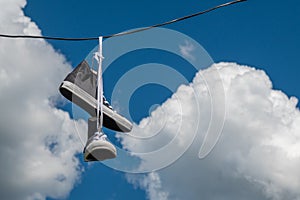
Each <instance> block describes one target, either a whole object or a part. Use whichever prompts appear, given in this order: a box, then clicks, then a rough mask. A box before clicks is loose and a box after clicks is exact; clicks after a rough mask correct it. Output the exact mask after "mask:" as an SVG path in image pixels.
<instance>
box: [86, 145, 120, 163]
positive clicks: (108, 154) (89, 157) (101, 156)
mask: <svg viewBox="0 0 300 200" xmlns="http://www.w3.org/2000/svg"><path fill="white" fill-rule="evenodd" d="M116 157H117V150H116V148H115V146H114V145H112V144H111V143H110V142H108V141H105V140H97V141H93V142H91V143H90V144H89V145H88V146H87V147H86V149H85V153H84V161H86V162H90V161H103V160H107V159H112V158H116Z"/></svg>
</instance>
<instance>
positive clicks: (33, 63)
mask: <svg viewBox="0 0 300 200" xmlns="http://www.w3.org/2000/svg"><path fill="white" fill-rule="evenodd" d="M25 4H26V1H25V0H9V1H7V0H0V32H1V33H8V34H34V35H40V30H39V29H38V27H37V26H36V24H35V23H33V22H32V21H31V20H30V18H28V17H26V16H24V13H23V11H22V8H23V7H24V6H25ZM0 46H1V47H0V83H1V84H0V94H1V98H0V103H1V116H0V127H1V128H0V158H1V162H0V169H1V170H0V177H1V179H0V196H1V199H12V200H23V199H45V197H46V196H49V197H53V198H63V197H66V196H67V195H68V194H69V192H70V191H71V189H72V188H73V186H74V184H75V183H76V181H78V180H79V178H80V174H81V172H82V169H81V167H80V163H79V160H78V159H77V158H76V157H75V155H76V154H77V153H79V152H81V151H82V144H81V143H80V141H79V140H78V139H79V137H78V136H77V134H76V130H75V122H74V121H73V120H71V119H70V117H69V114H68V113H66V112H64V111H62V110H59V109H57V108H55V107H53V106H52V105H53V102H51V101H53V99H55V97H56V96H57V95H58V87H59V84H60V82H61V81H62V80H63V78H64V76H65V75H66V74H67V73H68V72H69V71H70V70H71V67H70V66H69V65H68V64H67V63H66V60H65V58H64V57H63V56H62V55H61V54H59V53H57V52H55V50H54V49H53V48H52V47H51V46H50V45H49V44H48V43H47V42H45V41H44V40H29V39H28V40H25V39H5V38H0ZM76 124H77V128H78V129H79V132H83V133H84V132H85V131H86V124H85V122H84V121H77V122H76Z"/></svg>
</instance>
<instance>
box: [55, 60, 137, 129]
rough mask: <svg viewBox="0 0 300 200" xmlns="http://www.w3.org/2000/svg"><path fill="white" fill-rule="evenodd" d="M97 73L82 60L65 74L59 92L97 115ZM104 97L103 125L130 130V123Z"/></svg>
mask: <svg viewBox="0 0 300 200" xmlns="http://www.w3.org/2000/svg"><path fill="white" fill-rule="evenodd" d="M96 83H97V73H96V72H95V71H94V70H92V69H91V68H90V67H89V65H88V63H87V62H86V61H85V60H84V61H82V62H81V63H80V64H79V65H78V66H77V67H76V68H75V69H74V70H73V71H72V72H71V73H69V74H68V75H67V77H66V78H65V79H64V81H63V82H62V84H61V85H60V87H59V91H60V92H61V94H62V95H63V96H64V97H66V98H67V99H68V100H70V101H71V102H73V103H75V104H77V105H78V106H79V107H81V108H82V109H84V110H85V111H87V112H88V113H89V114H90V115H91V116H97V99H96V97H97V84H96ZM103 98H104V101H103V105H104V106H102V108H103V126H104V127H106V128H109V129H111V130H115V131H120V132H130V131H131V129H132V123H131V122H130V121H129V120H128V119H126V118H125V117H123V116H122V115H120V114H119V113H117V112H116V111H115V110H113V108H112V107H111V106H110V104H109V102H108V101H107V100H106V99H105V97H103Z"/></svg>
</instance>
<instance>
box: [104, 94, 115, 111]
mask: <svg viewBox="0 0 300 200" xmlns="http://www.w3.org/2000/svg"><path fill="white" fill-rule="evenodd" d="M103 104H104V105H105V106H107V107H108V108H109V109H111V110H113V107H112V106H111V105H110V104H109V102H108V101H107V100H106V98H105V97H104V96H103Z"/></svg>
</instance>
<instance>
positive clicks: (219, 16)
mask: <svg viewBox="0 0 300 200" xmlns="http://www.w3.org/2000/svg"><path fill="white" fill-rule="evenodd" d="M224 2H225V1H221V0H214V1H208V0H207V1H191V2H184V3H183V2H182V1H179V0H175V1H157V0H154V1H136V0H134V1H130V2H125V1H102V2H100V1H96V0H91V1H88V2H79V1H76V2H74V1H70V0H65V1H59V0H53V1H51V2H47V3H46V2H45V1H37V0H28V1H27V6H26V7H25V9H24V11H25V14H26V15H27V16H29V17H30V18H31V19H32V20H33V21H34V22H36V24H37V25H38V26H39V28H40V29H41V30H42V34H43V35H47V36H48V35H49V36H65V37H90V36H93V37H94V36H98V35H99V34H103V35H108V34H112V33H117V32H121V31H125V30H128V29H133V28H138V27H143V26H147V25H152V24H156V23H160V22H164V21H168V20H170V19H173V18H176V17H181V16H184V15H187V14H191V13H194V12H198V11H199V10H203V9H206V8H209V7H212V6H214V5H217V4H220V3H224ZM299 10H300V3H299V2H298V1H296V0H290V1H286V2H285V3H284V2H282V1H273V2H272V3H270V1H259V0H249V1H248V2H246V3H241V4H238V5H234V6H232V7H228V8H223V9H220V10H217V11H214V12H212V13H209V14H206V15H203V16H199V17H196V18H193V19H189V20H186V21H184V22H179V23H176V24H172V25H169V26H167V28H169V29H173V30H176V31H179V32H181V33H184V34H186V35H188V36H189V37H191V38H193V39H194V40H196V41H197V42H198V43H200V44H201V45H202V46H203V47H204V48H205V49H206V50H207V52H208V53H209V54H210V56H211V57H212V58H213V60H214V61H215V62H221V61H222V62H223V61H232V62H237V63H239V64H246V65H250V66H253V67H256V68H258V69H263V70H264V71H266V73H267V74H268V75H269V77H270V78H271V80H272V82H273V85H274V88H275V89H279V90H282V91H284V92H285V93H286V94H287V95H288V96H296V97H300V90H299V89H298V85H299V79H298V75H299V72H300V68H299V61H298V52H300V39H299V35H300V18H299V17H298V15H299V14H298V12H299ZM48 42H49V43H50V44H51V45H53V47H54V48H55V49H56V50H57V51H60V52H61V53H62V54H64V55H65V56H66V58H67V60H68V62H70V63H71V64H72V65H73V66H75V65H76V64H78V63H79V62H80V61H81V60H83V59H84V58H85V57H86V56H87V54H88V53H89V52H90V51H91V50H92V49H93V48H94V47H95V46H96V45H97V42H96V41H87V42H63V41H48ZM147 53H148V54H147V56H149V55H150V58H149V57H148V58H145V57H143V55H144V54H143V52H135V54H133V55H132V56H130V55H129V57H127V58H124V59H120V60H118V61H117V62H116V63H114V65H116V66H118V65H120V66H121V65H123V66H125V68H127V69H130V67H133V66H135V65H137V64H142V63H147V62H148V60H149V61H151V62H153V61H155V62H160V63H164V64H168V65H171V66H173V67H174V68H175V69H178V70H180V66H181V65H182V64H184V61H181V60H176V61H173V62H172V59H170V58H172V57H171V56H172V55H166V56H165V57H164V56H161V57H160V58H159V59H160V60H159V61H158V60H153V58H157V57H158V55H161V54H162V52H156V51H149V52H147ZM151 58H152V59H151ZM170 60H171V61H170ZM111 73H114V72H111ZM185 73H186V75H185V76H186V77H189V79H190V80H191V79H192V78H193V76H194V71H192V70H191V71H187V72H185ZM107 80H109V81H107ZM104 81H106V83H104V84H105V85H107V88H106V89H105V90H106V92H107V93H110V90H111V89H110V88H111V87H113V86H111V85H113V81H114V80H113V79H110V78H109V74H107V75H106V76H105V77H104ZM171 94H172V92H170V91H169V90H166V89H165V88H161V87H159V86H157V85H150V86H145V87H143V88H140V89H139V90H138V91H137V92H136V93H135V94H134V102H132V103H131V104H130V105H131V106H130V112H131V115H132V118H133V119H134V121H135V122H139V120H140V119H142V118H143V117H146V116H147V115H148V114H149V108H150V107H151V106H152V105H153V104H161V103H162V102H164V101H165V99H166V98H167V97H169V96H170V95H171ZM145 99H146V100H145ZM140 102H143V103H140ZM132 105H134V106H132ZM67 106H70V105H67ZM67 109H68V108H67ZM83 165H84V166H85V172H84V173H83V176H82V180H81V182H80V183H78V184H77V185H76V187H75V188H74V189H73V190H72V192H71V194H70V196H69V197H68V199H72V200H76V199H83V198H86V199H90V200H93V199H107V200H108V199H145V198H146V193H145V191H144V190H142V189H139V188H134V187H133V186H132V184H129V183H128V182H127V181H126V178H125V174H124V173H123V172H118V171H116V170H112V169H110V168H108V167H106V166H105V165H103V164H101V163H97V164H94V165H92V166H88V165H87V164H85V163H83Z"/></svg>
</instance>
